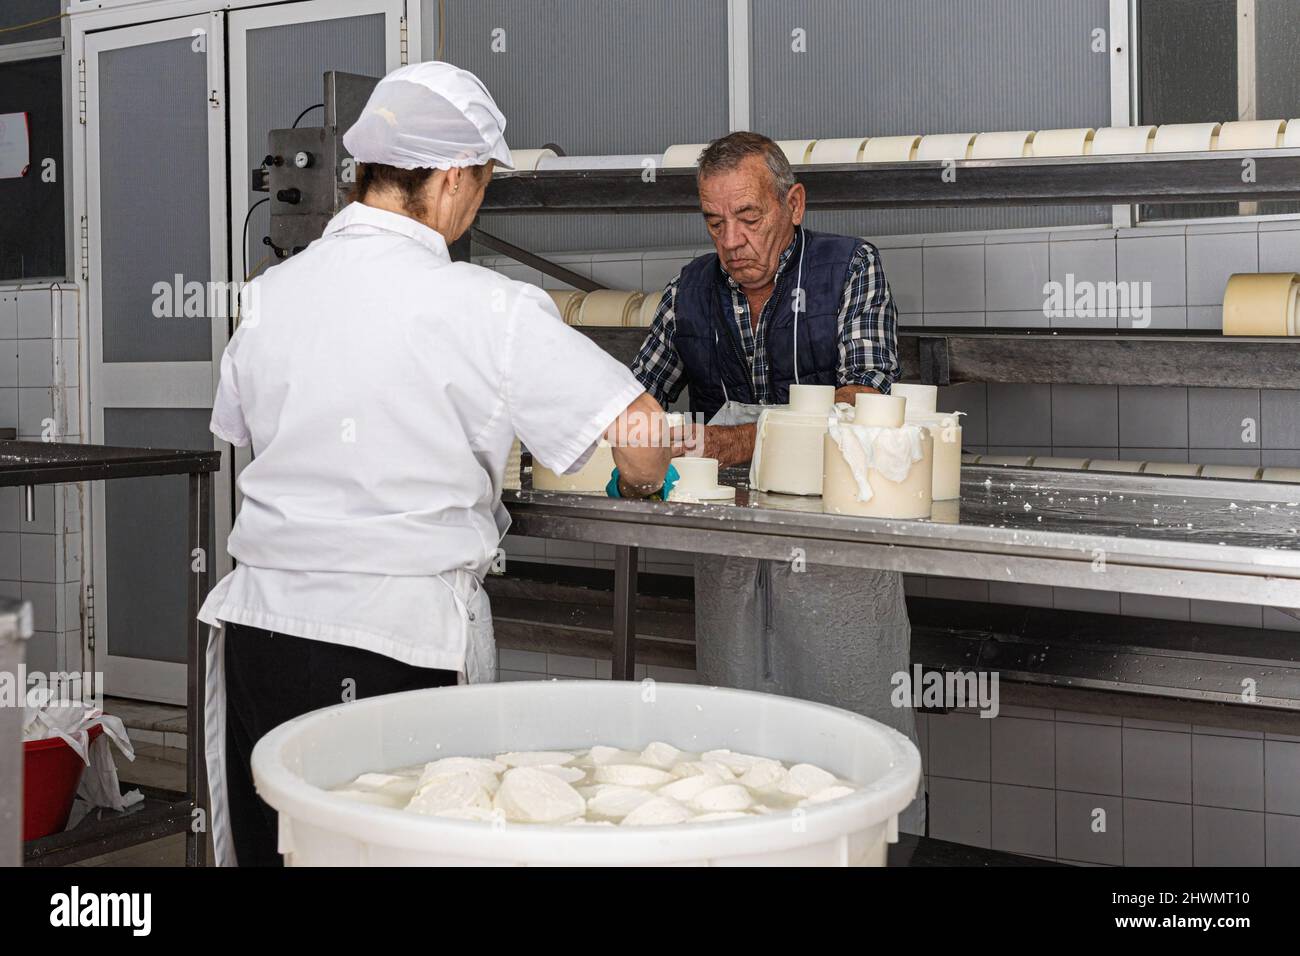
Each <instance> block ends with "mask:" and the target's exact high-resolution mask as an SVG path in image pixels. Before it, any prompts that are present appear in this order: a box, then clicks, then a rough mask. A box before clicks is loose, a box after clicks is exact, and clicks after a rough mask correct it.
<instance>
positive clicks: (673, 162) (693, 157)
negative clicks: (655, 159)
mask: <svg viewBox="0 0 1300 956" xmlns="http://www.w3.org/2000/svg"><path fill="white" fill-rule="evenodd" d="M708 145H709V144H708V143H682V144H680V145H678V146H669V147H668V148H667V149H666V150H664V160H663V165H664V168H665V169H672V168H674V167H679V168H680V167H683V166H698V165H699V163H700V153H702V152H704V150H705V147H707V146H708Z"/></svg>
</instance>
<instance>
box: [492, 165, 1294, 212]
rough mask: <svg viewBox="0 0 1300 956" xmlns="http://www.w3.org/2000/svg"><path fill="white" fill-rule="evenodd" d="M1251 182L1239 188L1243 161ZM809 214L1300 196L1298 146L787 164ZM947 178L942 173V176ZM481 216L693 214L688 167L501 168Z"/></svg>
mask: <svg viewBox="0 0 1300 956" xmlns="http://www.w3.org/2000/svg"><path fill="white" fill-rule="evenodd" d="M1248 160H1249V161H1251V162H1253V163H1254V164H1255V167H1254V168H1255V175H1256V179H1255V180H1254V181H1251V182H1243V181H1242V179H1243V177H1242V171H1243V165H1242V164H1243V163H1245V162H1246V161H1248ZM795 172H796V173H797V174H798V177H799V181H800V182H801V183H803V184H804V186H805V187H806V188H807V190H808V208H809V209H872V208H876V209H893V208H900V207H905V206H906V207H918V208H919V207H932V208H938V207H959V206H972V205H975V206H1060V205H1066V204H1079V203H1082V204H1086V205H1097V204H1129V203H1132V204H1136V203H1143V202H1165V203H1187V202H1212V201H1233V202H1243V201H1259V200H1272V199H1296V198H1300V149H1272V150H1258V151H1237V150H1225V151H1221V152H1208V153H1147V154H1135V155H1125V156H1067V157H1061V158H1043V159H1033V158H1019V159H964V160H952V161H950V162H946V163H945V162H929V161H927V162H908V163H844V164H827V165H825V166H820V165H819V166H796V167H795ZM945 174H947V175H945ZM482 211H483V212H489V213H492V212H505V213H510V214H512V215H517V214H520V213H573V212H622V213H627V212H639V213H651V212H691V213H698V212H699V196H698V194H697V192H696V188H695V170H694V169H693V168H692V169H681V168H670V169H659V170H657V171H656V173H655V178H654V179H653V180H650V181H646V180H645V179H643V178H642V171H641V170H640V169H630V170H629V169H599V170H597V169H591V170H578V169H574V170H550V171H544V172H536V171H523V170H520V171H503V172H500V173H498V174H496V175H495V176H493V177H492V186H491V188H490V189H488V191H487V194H486V195H485V196H484V198H483V206H482Z"/></svg>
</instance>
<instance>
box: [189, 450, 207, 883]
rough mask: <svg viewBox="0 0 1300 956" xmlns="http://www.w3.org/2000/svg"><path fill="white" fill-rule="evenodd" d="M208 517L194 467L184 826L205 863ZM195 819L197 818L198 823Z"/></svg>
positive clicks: (197, 859)
mask: <svg viewBox="0 0 1300 956" xmlns="http://www.w3.org/2000/svg"><path fill="white" fill-rule="evenodd" d="M211 519H212V475H211V473H207V472H204V473H199V472H195V473H192V474H191V475H190V476H189V557H190V575H189V587H188V589H187V592H188V593H187V605H188V607H187V611H188V615H189V617H188V621H189V642H188V643H189V655H188V658H189V659H188V665H187V667H186V705H187V709H188V712H189V714H188V716H189V721H188V723H189V727H188V730H189V733H188V735H187V736H188V739H187V741H186V751H185V784H186V786H185V789H186V792H187V793H188V795H189V797H190V799H192V800H193V801H194V803H193V805H194V808H195V809H196V810H198V811H199V814H198V816H199V819H198V821H195V820H194V819H193V818H191V820H190V825H189V827H188V828H187V829H186V831H185V863H186V865H187V866H206V865H207V863H208V832H209V831H210V829H211V826H212V808H211V802H210V801H209V799H208V780H207V776H208V775H207V767H206V764H205V760H204V753H205V750H206V748H205V739H204V738H205V733H204V716H205V715H204V704H205V699H204V698H205V694H204V685H205V683H206V670H207V667H206V663H207V625H205V624H203V623H202V622H201V621H199V608H200V607H201V606H202V604H203V599H204V598H205V597H206V596H207V593H208V573H209V572H208V566H209V563H210V559H211V558H210V551H211V549H212V541H211V535H210V533H209V530H208V529H209V524H210V522H211ZM196 823H201V824H202V825H201V826H197V825H196Z"/></svg>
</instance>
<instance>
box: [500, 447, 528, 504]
mask: <svg viewBox="0 0 1300 956" xmlns="http://www.w3.org/2000/svg"><path fill="white" fill-rule="evenodd" d="M523 455H524V449H523V446H522V445H520V444H519V439H518V438H516V439H515V440H514V442H513V443H512V444H511V445H510V454H508V455H507V456H506V473H505V477H504V478H503V479H502V481H501V489H502V490H503V491H518V490H519V489H520V487H521V485H520V481H519V478H520V473H521V471H522V469H523Z"/></svg>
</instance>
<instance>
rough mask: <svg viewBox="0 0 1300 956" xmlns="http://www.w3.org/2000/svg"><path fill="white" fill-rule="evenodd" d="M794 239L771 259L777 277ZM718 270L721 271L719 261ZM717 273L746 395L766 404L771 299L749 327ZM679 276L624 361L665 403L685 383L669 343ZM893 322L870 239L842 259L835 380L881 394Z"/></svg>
mask: <svg viewBox="0 0 1300 956" xmlns="http://www.w3.org/2000/svg"><path fill="white" fill-rule="evenodd" d="M798 242H799V235H798V230H796V233H795V237H794V239H792V240H791V241H790V245H788V246H786V247H785V251H783V252H782V253H781V258H780V261H779V262H778V263H777V267H776V276H777V278H778V279H779V278H780V276H781V274H782V273H783V272H784V271H785V270H786V268H787V267H788V266H790V261H791V259H792V258H793V254H794V251H795V249H796V247H797V245H798ZM718 268H719V269H722V266H721V265H719V266H718ZM722 274H723V275H724V276H726V279H727V285H728V287H729V289H730V292H731V304H732V315H733V317H734V319H735V323H736V330H737V331H738V332H739V333H740V341H741V343H742V344H743V345H744V350H745V359H746V361H747V362H748V363H749V369H750V382H751V384H752V386H753V390H754V397H755V398H756V399H757V401H758V403H759V404H760V405H770V404H772V402H773V394H772V391H773V389H772V382H771V377H770V375H769V372H768V361H767V327H768V324H769V322H768V320H769V319H770V318H771V315H772V312H773V310H774V309H775V297H773V298H771V299H769V300H768V301H767V304H766V305H764V306H763V311H762V314H761V315H760V316H759V320H758V325H757V328H755V326H754V323H753V322H752V321H751V315H752V313H751V311H750V308H749V300H748V299H747V298H745V293H744V292H743V291H742V290H741V288H740V286H739V285H738V284H737V282H736V280H735V279H733V278H732V277H731V276H730V275H727V272H726V270H725V269H722ZM680 278H681V276H677V277H676V278H674V279H673V280H672V281H671V282H669V283H668V285H667V286H666V287H665V289H664V293H663V296H662V297H661V298H660V300H659V308H658V309H656V310H655V317H654V321H652V322H651V323H650V332H649V334H648V335H647V336H646V338H645V342H643V343H642V345H641V350H640V351H639V352H638V353H637V357H636V360H635V361H634V362H633V363H632V374H633V375H635V376H636V377H637V378H638V379H639V380H640V382H641V384H642V385H643V386H644V387H645V390H646V391H647V392H649V393H650V394H651V395H653V396H654V397H655V399H656V400H657V401H658V402H659V404H661V405H663V406H665V407H667V406H668V405H669V404H670V403H671V402H673V401H675V400H676V399H677V396H678V395H680V394H681V391H682V389H683V388H685V387H686V386H687V385H689V384H690V382H688V381H685V371H686V369H685V366H684V365H683V364H682V360H681V356H679V355H678V354H677V347H676V345H675V344H674V342H673V337H674V334H675V331H676V325H677V315H676V307H677V281H678V279H680ZM897 325H898V313H897V311H896V310H895V308H894V297H893V296H892V295H891V294H890V291H889V283H887V282H886V281H885V269H884V265H883V264H882V263H881V261H880V254H879V253H878V252H877V251H876V247H875V246H873V245H872V244H871V243H869V242H863V243H862V244H861V245H859V246H858V248H857V250H856V251H855V252H854V253H853V258H852V259H851V260H850V262H849V273H848V278H847V279H846V280H845V282H844V295H843V298H842V300H841V302H840V312H839V367H838V384H839V385H869V386H871V387H872V388H874V389H877V390H878V391H881V392H885V391H888V389H889V386H890V385H891V384H893V383H894V382H895V381H897V380H898V376H899V365H898V340H897Z"/></svg>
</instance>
